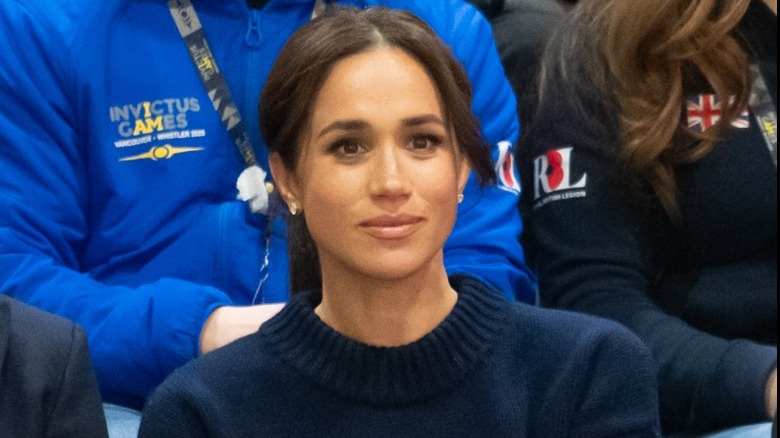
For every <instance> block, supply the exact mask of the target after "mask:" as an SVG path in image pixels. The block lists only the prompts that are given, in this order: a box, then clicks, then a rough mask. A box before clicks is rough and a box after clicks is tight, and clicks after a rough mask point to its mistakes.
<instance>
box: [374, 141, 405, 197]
mask: <svg viewBox="0 0 780 438" xmlns="http://www.w3.org/2000/svg"><path fill="white" fill-rule="evenodd" d="M377 152H378V153H377V154H375V155H374V157H373V158H374V163H373V164H374V165H373V166H372V167H371V175H370V183H369V193H370V194H371V196H372V197H373V198H377V199H399V198H405V197H408V196H409V194H410V190H409V183H408V180H407V178H406V173H405V171H404V168H403V162H402V160H403V156H402V151H401V150H400V148H398V147H397V146H395V145H390V144H387V145H383V146H382V147H380V148H378V151H377Z"/></svg>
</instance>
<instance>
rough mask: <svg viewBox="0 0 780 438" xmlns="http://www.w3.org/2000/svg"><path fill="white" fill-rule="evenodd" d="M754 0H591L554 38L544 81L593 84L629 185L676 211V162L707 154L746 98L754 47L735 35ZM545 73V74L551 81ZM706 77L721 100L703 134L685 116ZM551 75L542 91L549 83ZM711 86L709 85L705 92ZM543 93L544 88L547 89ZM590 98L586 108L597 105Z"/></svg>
mask: <svg viewBox="0 0 780 438" xmlns="http://www.w3.org/2000/svg"><path fill="white" fill-rule="evenodd" d="M748 5H749V0H631V1H626V0H588V1H582V2H579V3H578V5H577V6H576V7H575V8H574V9H573V10H572V11H571V12H570V13H569V14H568V16H567V17H566V18H565V19H564V22H563V23H562V25H561V26H559V27H558V29H557V30H556V34H555V35H554V36H553V37H552V38H551V41H550V45H549V46H548V51H547V52H546V54H545V62H544V67H543V69H544V73H543V75H542V76H543V81H548V80H549V81H550V82H553V81H554V82H556V83H566V84H569V85H568V87H569V88H570V89H571V93H572V94H573V95H576V94H577V93H581V92H582V90H590V91H589V92H590V93H591V95H590V98H594V99H601V100H602V101H603V102H602V105H603V107H605V108H606V112H607V113H610V112H612V113H613V114H615V116H616V117H617V120H616V121H617V123H618V126H619V127H620V142H621V145H622V146H621V150H620V155H619V159H620V163H621V165H622V170H623V175H624V176H625V177H626V178H627V181H628V182H629V183H630V184H629V187H634V188H637V187H641V186H649V187H650V189H651V190H652V193H654V195H655V197H656V198H657V199H658V200H659V201H660V203H661V205H662V206H663V208H664V210H665V211H666V212H667V214H669V215H670V216H672V217H676V216H677V215H678V213H679V212H678V204H677V199H676V195H677V184H676V179H675V167H676V166H677V165H679V164H681V163H690V162H693V161H696V160H698V159H700V158H702V157H703V156H705V155H706V154H708V153H709V152H710V151H711V150H712V147H713V144H714V143H715V141H716V140H717V139H718V137H719V136H720V135H721V134H722V133H723V131H724V130H725V129H727V128H728V125H729V123H730V122H731V121H732V120H733V119H734V118H735V117H737V116H738V115H739V114H740V112H741V111H742V109H743V108H744V107H745V106H746V105H747V102H748V99H749V96H750V72H749V65H748V58H747V54H746V53H745V51H744V49H743V48H742V47H741V46H740V44H739V42H738V41H737V39H736V38H735V37H734V35H733V32H732V31H733V30H734V28H735V26H736V25H737V23H738V22H739V20H740V19H741V18H742V16H743V15H744V13H745V10H746V9H747V7H748ZM545 77H546V79H544V78H545ZM692 84H702V85H704V86H705V88H706V89H707V91H710V90H711V92H713V93H714V94H716V95H717V97H718V99H719V100H720V101H721V102H722V108H721V118H720V120H719V121H718V122H717V123H716V124H715V126H713V128H712V129H709V130H707V131H705V132H703V133H698V132H693V131H691V130H690V129H688V128H687V126H684V125H682V123H681V111H682V105H683V102H684V98H685V96H684V95H683V93H684V92H687V91H689V90H690V88H689V87H690V86H691V85H692ZM544 86H545V85H544V83H543V84H542V89H544ZM701 91H704V90H701ZM542 94H543V93H542ZM588 106H590V104H588V103H582V106H581V109H582V110H584V111H586V112H587V111H589V110H588Z"/></svg>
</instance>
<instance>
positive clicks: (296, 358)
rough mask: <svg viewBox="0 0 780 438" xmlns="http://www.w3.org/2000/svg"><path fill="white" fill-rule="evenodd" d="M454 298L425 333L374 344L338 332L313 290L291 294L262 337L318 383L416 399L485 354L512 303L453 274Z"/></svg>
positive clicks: (369, 395) (385, 399)
mask: <svg viewBox="0 0 780 438" xmlns="http://www.w3.org/2000/svg"><path fill="white" fill-rule="evenodd" d="M450 284H451V285H452V287H453V288H454V289H455V290H456V291H457V292H458V301H457V303H456V304H455V307H454V308H453V309H452V311H451V312H450V314H449V315H448V316H447V317H446V318H445V319H444V321H442V323H441V324H440V325H439V326H438V327H436V328H435V329H434V330H433V331H431V332H430V333H428V334H427V335H425V336H424V337H423V338H421V339H419V340H417V341H415V342H413V343H411V344H407V345H404V346H400V347H375V346H370V345H366V344H363V343H361V342H358V341H355V340H352V339H349V338H347V337H345V336H343V335H341V334H340V333H338V332H336V331H335V330H333V329H332V328H330V327H329V326H327V325H326V324H325V323H323V322H322V320H320V319H319V317H318V316H317V315H316V314H315V313H314V307H316V305H317V304H318V296H319V293H318V292H305V293H301V294H298V295H296V296H295V297H293V299H292V300H291V301H290V303H289V304H288V305H287V306H286V307H285V308H284V310H282V312H280V313H279V314H278V315H277V316H276V317H274V318H273V319H271V320H270V321H268V322H267V323H265V324H264V325H263V326H262V328H261V332H263V334H264V336H263V339H264V342H265V343H266V344H267V346H268V347H269V348H270V351H272V352H273V353H274V354H275V355H277V356H279V357H280V358H281V359H282V361H284V362H285V363H287V364H288V365H290V366H292V367H293V368H294V369H296V370H297V371H298V372H300V373H301V374H303V375H304V376H305V377H307V378H309V379H311V380H313V381H315V382H316V383H317V384H319V385H321V386H323V387H325V388H327V389H330V390H332V391H335V392H337V393H340V394H342V395H345V396H347V397H349V398H352V399H355V400H357V401H359V402H362V403H370V404H375V405H388V404H395V405H397V404H406V403H411V402H415V401H419V400H422V399H425V398H427V397H430V396H432V395H435V394H438V393H440V392H442V391H445V390H447V389H448V388H451V387H453V386H454V385H455V384H456V383H457V382H458V381H460V380H462V379H463V378H464V377H466V375H467V374H468V373H469V372H470V371H472V370H473V369H474V368H476V367H477V365H478V364H479V363H480V362H481V361H483V360H485V359H486V358H487V357H488V356H489V354H490V351H491V349H492V347H493V346H494V345H496V343H497V342H496V341H497V339H498V338H500V337H501V333H502V332H503V331H504V328H505V327H506V326H507V324H508V320H509V319H508V314H509V313H508V312H509V303H507V302H506V301H504V299H503V298H502V297H501V296H500V295H499V294H498V292H496V291H494V290H492V289H490V288H488V287H487V286H485V285H484V284H482V283H481V282H479V281H477V280H475V279H473V278H471V277H468V276H465V275H455V276H452V277H450Z"/></svg>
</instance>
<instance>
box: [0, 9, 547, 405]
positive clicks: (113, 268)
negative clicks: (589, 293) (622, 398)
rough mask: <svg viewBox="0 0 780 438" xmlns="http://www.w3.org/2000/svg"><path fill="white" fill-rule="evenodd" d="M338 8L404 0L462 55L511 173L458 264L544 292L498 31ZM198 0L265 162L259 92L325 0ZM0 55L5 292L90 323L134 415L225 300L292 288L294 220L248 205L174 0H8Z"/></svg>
mask: <svg viewBox="0 0 780 438" xmlns="http://www.w3.org/2000/svg"><path fill="white" fill-rule="evenodd" d="M344 3H349V4H354V5H358V6H366V5H377V4H381V5H385V6H389V7H393V8H405V9H410V10H412V11H413V12H415V13H416V14H418V15H419V16H421V17H422V18H424V19H426V20H427V21H428V22H429V23H430V24H431V25H432V27H434V29H436V31H437V32H438V33H439V34H440V35H441V36H442V38H443V39H444V40H445V41H447V42H449V43H450V44H451V45H452V46H453V47H454V51H455V53H456V55H457V57H458V58H459V59H461V60H462V61H463V62H464V64H465V66H466V69H467V71H468V74H469V76H470V78H471V80H472V82H473V83H474V86H475V99H474V102H473V108H474V111H475V113H476V114H477V115H478V117H479V118H480V120H481V122H482V124H483V130H484V135H485V137H486V138H487V139H488V140H489V141H490V142H491V143H492V144H493V145H494V147H495V150H494V159H495V160H496V169H497V171H498V173H499V177H500V178H499V180H500V181H501V183H500V184H499V185H498V186H496V187H489V188H485V189H479V188H478V187H477V186H476V184H475V182H474V181H473V179H472V181H470V183H469V186H468V187H467V189H466V192H465V195H466V200H465V201H464V202H463V204H461V206H460V211H459V216H458V220H457V223H456V225H455V230H454V231H453V234H452V237H451V238H450V240H449V241H448V242H447V244H446V246H445V264H446V266H447V269H448V272H449V273H456V272H466V273H471V274H472V275H475V276H477V277H479V278H481V279H483V280H485V281H486V282H488V283H490V284H492V285H494V286H495V287H497V288H498V289H499V290H501V291H502V292H503V293H504V295H505V296H507V297H508V298H519V299H520V300H523V301H533V279H532V277H531V274H530V273H529V271H528V270H527V268H526V266H525V261H524V255H523V251H522V248H521V247H520V244H519V243H518V235H519V234H520V231H521V223H520V218H519V214H518V213H517V211H516V204H517V200H518V192H517V190H516V189H518V186H517V183H516V175H515V172H514V169H513V167H512V165H513V163H512V162H511V155H512V154H511V145H510V144H511V143H514V142H515V140H516V139H517V136H518V131H519V126H518V123H517V118H516V114H515V108H516V106H515V99H514V97H513V95H512V92H511V89H510V87H509V84H508V83H507V82H506V80H505V78H504V75H503V69H502V68H501V65H500V62H499V58H498V56H497V53H496V50H495V47H494V43H493V41H492V36H491V31H490V28H489V25H488V23H487V22H486V21H485V19H484V18H483V17H482V16H481V15H480V14H479V13H478V12H477V11H476V10H475V9H474V8H473V7H472V6H470V5H468V4H466V3H464V2H461V1H455V0H444V1H435V2H434V1H411V0H373V1H372V0H353V1H348V2H344ZM193 4H194V7H195V9H196V10H197V12H198V15H199V17H200V20H201V22H202V24H203V27H204V30H205V32H206V35H207V38H208V41H209V45H210V47H211V49H212V51H213V52H214V55H215V57H216V60H217V62H218V64H219V67H220V69H221V71H222V72H223V73H224V74H225V76H226V78H227V81H228V84H229V86H230V89H231V92H232V95H233V97H234V99H235V100H236V105H237V107H238V109H239V111H240V112H241V115H242V118H243V120H244V123H245V124H246V126H247V130H248V133H249V135H250V138H251V139H253V141H254V142H255V143H254V147H255V152H256V155H257V156H258V159H259V160H260V162H261V163H262V165H263V166H264V167H265V166H266V161H267V151H266V149H265V147H264V145H263V144H262V143H261V140H260V134H259V132H258V129H259V128H258V123H257V105H256V102H257V97H258V96H259V94H260V91H261V88H262V86H263V83H264V81H265V78H266V77H267V75H268V72H269V70H270V68H271V65H272V63H273V61H274V59H275V57H276V56H277V54H278V53H279V51H280V50H281V48H282V45H283V44H284V42H285V41H286V39H287V38H288V37H289V36H290V34H291V33H292V32H293V31H295V30H296V29H297V28H298V27H300V26H301V25H302V24H304V23H305V22H307V21H308V20H309V19H310V17H311V14H312V8H313V6H314V0H271V1H270V2H269V3H268V4H267V5H266V6H265V7H264V8H263V9H262V10H251V9H249V8H248V7H247V5H246V3H245V2H243V1H241V0H220V1H206V0H201V1H197V0H196V1H194V2H193ZM0 59H3V62H2V63H0V96H1V97H0V151H1V152H2V153H0V292H2V293H6V294H10V295H13V296H15V297H17V298H19V299H21V300H23V301H26V302H28V303H30V304H33V305H35V306H38V307H41V308H43V309H45V310H48V311H51V312H53V313H56V314H59V315H63V316H66V317H68V318H70V319H72V320H74V321H76V322H78V323H79V324H81V325H82V326H83V327H84V328H85V329H86V331H87V333H88V335H89V341H90V347H91V349H92V356H93V359H94V361H95V367H96V370H97V373H98V378H99V381H100V384H101V390H102V392H103V396H104V399H105V400H106V401H110V402H115V403H119V404H123V405H127V406H132V407H136V408H138V407H140V406H141V405H142V404H143V401H144V399H145V397H146V396H147V394H149V392H150V391H151V390H152V389H153V388H154V387H155V386H156V385H157V384H158V383H159V382H160V381H162V379H163V378H165V377H166V376H167V375H168V374H169V373H170V372H171V371H172V370H174V369H175V368H177V367H179V366H181V365H182V364H184V363H185V362H187V361H188V360H190V359H192V358H194V357H195V356H196V355H197V354H198V337H199V334H200V331H201V327H202V326H203V323H204V322H205V320H206V318H207V317H208V315H209V314H210V312H211V311H212V310H214V308H216V307H218V306H221V305H226V304H239V305H241V304H251V303H270V302H280V301H285V300H286V299H287V295H288V290H287V289H288V288H287V283H288V269H287V256H286V244H285V230H284V226H283V223H282V220H281V219H276V220H272V221H271V224H270V225H269V219H268V218H267V217H266V216H263V215H260V214H253V213H251V212H250V211H249V210H248V208H247V206H246V205H245V204H244V203H243V202H241V201H238V200H236V195H237V191H236V178H237V177H238V175H239V173H240V172H241V170H242V168H243V161H242V159H241V157H240V155H239V153H238V152H237V150H236V148H235V147H234V146H233V145H232V143H231V141H230V139H229V136H228V134H227V133H226V131H225V129H224V128H223V126H222V124H221V122H220V120H219V118H218V116H217V114H216V112H215V110H214V108H213V106H212V104H211V102H210V101H209V98H208V96H207V95H206V93H205V91H204V88H203V85H202V84H201V82H200V80H199V78H198V75H197V71H196V69H195V68H194V66H193V64H192V61H191V60H190V58H189V55H188V53H187V50H186V48H185V45H184V42H183V40H182V39H181V37H180V35H179V33H178V31H177V28H176V26H175V25H174V22H173V20H172V18H171V15H170V12H169V9H168V6H167V2H165V1H162V0H147V1H132V0H104V1H99V2H91V1H81V0H26V1H21V0H6V1H3V2H0ZM267 230H270V231H269V232H267ZM269 236H270V237H269ZM266 248H268V251H269V253H268V254H267V255H268V260H269V261H270V264H269V265H268V267H267V268H261V265H262V264H263V260H264V257H265V255H266ZM266 276H267V277H266Z"/></svg>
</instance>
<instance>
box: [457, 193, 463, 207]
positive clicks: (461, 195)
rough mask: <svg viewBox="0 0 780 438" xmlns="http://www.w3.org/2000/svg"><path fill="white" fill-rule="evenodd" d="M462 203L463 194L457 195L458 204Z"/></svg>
mask: <svg viewBox="0 0 780 438" xmlns="http://www.w3.org/2000/svg"><path fill="white" fill-rule="evenodd" d="M461 202H463V193H458V204H460V203H461Z"/></svg>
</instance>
